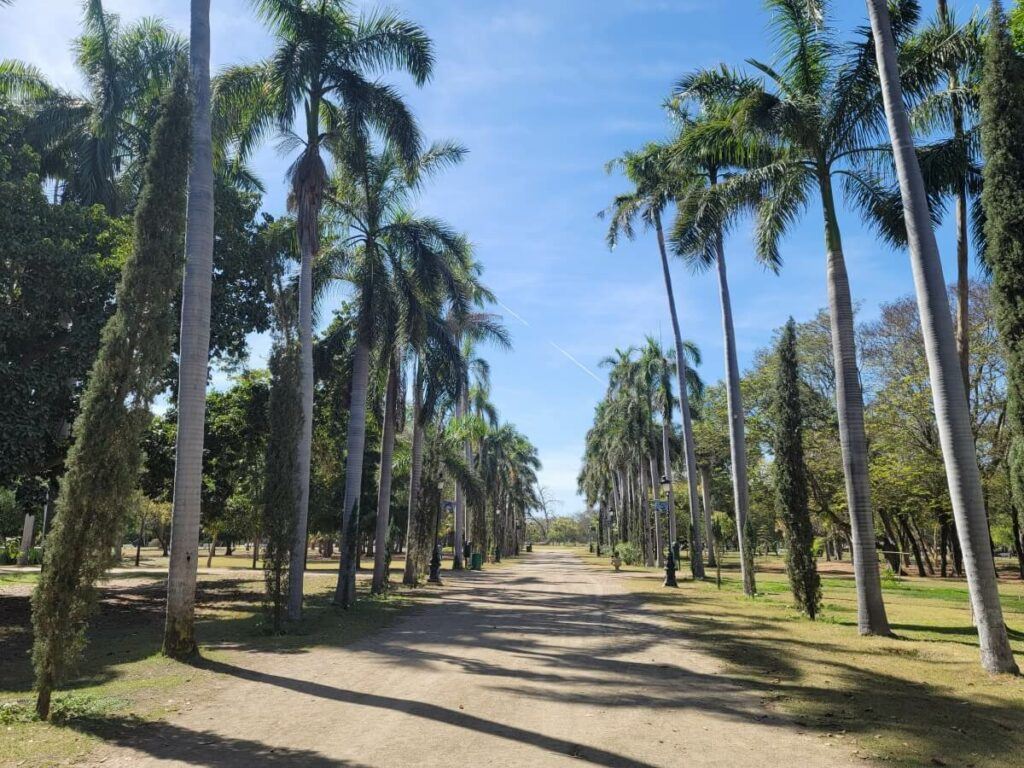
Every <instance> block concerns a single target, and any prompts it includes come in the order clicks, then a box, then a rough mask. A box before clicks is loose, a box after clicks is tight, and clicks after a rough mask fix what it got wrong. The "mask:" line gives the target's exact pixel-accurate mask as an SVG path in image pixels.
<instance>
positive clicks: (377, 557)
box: [371, 356, 399, 595]
mask: <svg viewBox="0 0 1024 768" xmlns="http://www.w3.org/2000/svg"><path fill="white" fill-rule="evenodd" d="M398 396H399V395H398V362H397V360H396V359H395V358H394V356H392V359H391V363H390V365H389V366H388V384H387V389H386V390H385V392H384V424H383V429H382V434H381V438H380V481H379V482H378V483H377V529H376V531H375V536H374V544H373V585H372V587H371V591H372V592H373V594H375V595H379V594H381V593H382V592H384V591H385V590H386V589H387V586H388V573H387V565H388V557H387V548H388V530H389V529H390V526H391V470H392V460H393V457H394V452H395V415H396V413H397V410H398Z"/></svg>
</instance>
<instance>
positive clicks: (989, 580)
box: [867, 0, 1018, 673]
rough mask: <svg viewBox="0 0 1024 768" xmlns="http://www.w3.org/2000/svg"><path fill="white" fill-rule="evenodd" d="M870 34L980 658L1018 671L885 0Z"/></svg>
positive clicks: (871, 7) (988, 665) (873, 2)
mask: <svg viewBox="0 0 1024 768" xmlns="http://www.w3.org/2000/svg"><path fill="white" fill-rule="evenodd" d="M867 6H868V16H869V17H870V19H871V29H872V33H873V35H874V44H875V56H876V58H877V62H878V77H879V80H880V82H881V87H882V96H883V99H884V103H885V114H886V118H887V121H888V126H889V136H890V139H891V141H892V149H893V156H894V160H895V163H896V173H897V176H898V178H899V182H900V193H901V197H902V199H903V210H904V217H905V219H906V227H907V240H908V242H909V245H910V248H909V250H910V264H911V267H912V268H913V273H914V288H915V290H916V293H917V306H918V311H919V312H920V315H921V331H922V333H923V335H924V345H925V353H926V356H927V358H928V371H929V378H930V381H931V390H932V402H933V403H934V406H935V417H936V423H937V426H938V429H939V439H940V442H941V444H942V456H943V460H944V462H945V466H946V478H947V480H948V483H949V494H950V500H951V502H952V506H953V516H954V517H955V519H956V522H957V526H956V527H957V534H958V536H959V538H960V547H961V549H962V551H963V558H964V570H965V571H966V572H967V583H968V586H969V587H970V593H971V605H972V607H973V608H974V616H975V620H976V623H977V627H978V639H979V641H980V646H981V661H982V666H984V667H985V669H986V670H988V671H990V672H1012V673H1017V672H1018V669H1017V664H1016V662H1015V661H1014V660H1013V652H1012V650H1011V649H1010V641H1009V638H1008V637H1007V633H1006V624H1005V623H1004V621H1003V611H1002V606H1001V605H1000V603H999V590H998V587H997V586H996V571H995V564H994V562H993V559H992V549H991V543H990V539H989V530H988V516H987V515H986V513H985V500H984V498H983V496H982V489H981V475H980V473H979V471H978V458H977V452H976V449H975V445H974V437H973V434H972V432H971V418H970V412H969V409H968V405H967V393H966V390H965V389H964V387H963V386H962V383H963V382H962V379H961V377H960V369H959V357H958V355H957V346H956V337H955V335H954V333H953V322H952V320H951V318H950V311H949V299H948V297H947V293H946V281H945V277H944V276H943V274H942V262H941V261H940V259H939V249H938V245H937V244H936V242H935V233H934V231H933V230H932V222H931V214H930V211H929V208H928V196H927V193H926V191H925V185H924V178H923V177H922V175H921V169H920V166H919V165H918V159H917V155H916V154H915V151H914V138H913V134H912V133H911V129H910V120H909V118H908V117H907V112H906V107H905V105H904V102H903V89H902V86H901V83H900V70H899V63H898V61H897V57H896V41H895V39H894V37H893V30H892V26H891V23H890V20H889V9H888V6H887V4H886V3H885V2H884V0H867Z"/></svg>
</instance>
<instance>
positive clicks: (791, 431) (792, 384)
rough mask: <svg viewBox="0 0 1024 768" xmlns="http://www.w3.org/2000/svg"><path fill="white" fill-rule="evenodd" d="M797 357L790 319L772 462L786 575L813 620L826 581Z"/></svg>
mask: <svg viewBox="0 0 1024 768" xmlns="http://www.w3.org/2000/svg"><path fill="white" fill-rule="evenodd" d="M798 365H799V363H798V361H797V353H796V324H795V323H794V322H793V319H792V318H790V320H789V322H788V323H786V325H785V327H784V328H783V330H782V337H781V338H780V339H779V344H778V372H777V374H776V383H775V404H774V405H775V414H774V416H775V418H774V420H775V439H774V440H773V441H772V454H773V456H774V461H773V463H772V468H773V475H774V480H775V493H776V502H775V506H776V510H777V514H778V516H779V520H780V521H781V523H782V527H783V530H784V531H785V536H786V573H787V574H788V576H789V586H790V588H791V589H792V591H793V599H794V600H795V601H796V605H797V607H798V608H799V609H800V610H801V611H803V612H804V613H806V614H807V615H808V616H809V617H810V618H812V619H813V618H814V617H815V615H816V614H817V613H818V609H819V607H820V604H821V581H820V579H819V578H818V568H817V565H816V564H815V561H814V552H813V550H812V545H813V538H814V532H813V530H812V529H811V516H810V511H809V509H808V507H807V473H806V468H805V466H804V446H803V430H804V425H803V416H802V414H801V412H800V373H799V370H798Z"/></svg>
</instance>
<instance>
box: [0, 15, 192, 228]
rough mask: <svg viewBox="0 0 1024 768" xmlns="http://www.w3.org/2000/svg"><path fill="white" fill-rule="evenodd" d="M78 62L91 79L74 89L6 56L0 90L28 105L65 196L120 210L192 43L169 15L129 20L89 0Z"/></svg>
mask: <svg viewBox="0 0 1024 768" xmlns="http://www.w3.org/2000/svg"><path fill="white" fill-rule="evenodd" d="M83 7H84V15H83V19H82V26H83V30H82V34H81V35H80V36H79V37H78V38H76V40H75V42H74V53H75V65H76V67H77V69H78V70H79V72H80V73H81V74H82V76H83V78H84V79H85V81H86V83H87V84H88V86H87V88H88V90H87V92H86V93H85V94H84V95H82V94H76V93H72V92H70V91H66V90H63V89H61V88H58V87H56V86H54V85H53V84H51V83H50V82H49V81H48V80H47V79H46V77H45V76H44V75H43V73H42V72H41V71H40V70H38V69H37V68H35V67H33V66H31V65H27V64H24V63H22V62H18V61H14V60H5V61H0V95H3V96H7V97H8V98H12V99H14V100H16V101H17V102H19V103H21V104H22V105H24V106H26V107H27V108H28V110H29V113H30V115H31V117H30V121H29V125H28V130H27V138H28V140H29V142H30V143H31V144H32V145H33V147H34V148H35V149H36V151H37V152H39V154H40V160H41V165H42V171H43V174H44V175H45V176H47V177H48V178H49V179H50V180H52V181H53V182H54V184H55V196H56V197H57V199H59V200H61V201H75V202H78V203H81V204H83V205H93V204H99V205H103V206H104V207H105V208H106V209H107V210H108V211H109V212H111V213H113V214H117V215H120V214H122V213H124V212H125V211H126V210H128V209H130V208H131V207H132V206H133V205H134V201H135V200H136V199H137V198H138V195H139V191H140V187H141V183H142V169H143V164H144V163H145V159H146V156H147V154H148V150H149V142H150V136H151V134H152V132H153V127H154V125H155V124H156V119H157V114H158V112H157V107H158V105H159V102H160V97H161V95H162V94H163V93H165V92H166V90H167V88H168V86H169V85H170V83H171V80H172V77H173V75H174V70H175V68H176V67H177V66H178V65H179V64H182V63H183V62H184V59H185V54H186V48H187V44H186V41H185V40H184V38H182V37H181V36H179V35H177V34H175V33H174V32H172V31H171V30H170V28H169V27H167V26H166V25H165V24H164V23H163V22H161V21H159V20H157V19H154V18H148V17H147V18H143V19H140V20H138V21H136V22H134V23H133V24H130V25H127V26H125V25H122V24H121V21H120V18H119V17H118V16H117V15H116V14H112V13H107V12H106V11H105V10H104V8H103V3H102V0H85V2H83Z"/></svg>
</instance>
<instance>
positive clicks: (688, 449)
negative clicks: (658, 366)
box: [654, 215, 704, 579]
mask: <svg viewBox="0 0 1024 768" xmlns="http://www.w3.org/2000/svg"><path fill="white" fill-rule="evenodd" d="M654 223H655V229H656V231H657V234H658V250H659V252H660V253H661V271H662V274H663V276H664V278H665V293H666V295H667V296H668V308H669V314H670V315H671V316H672V334H673V336H674V337H675V342H676V374H677V376H678V378H679V410H680V412H681V413H682V421H683V455H684V458H685V460H686V485H687V490H688V491H689V496H690V551H691V553H692V554H691V557H690V568H691V570H692V572H693V578H695V579H703V578H704V561H703V560H702V559H701V549H702V546H701V536H700V521H699V518H698V515H699V514H700V513H699V511H698V507H697V482H696V477H697V458H696V456H697V454H696V451H695V449H694V445H693V423H692V421H691V419H690V397H689V393H688V392H687V390H686V356H685V355H684V354H683V336H682V334H681V333H680V331H679V316H678V315H677V313H676V299H675V294H674V293H673V292H672V275H671V274H670V272H669V269H668V252H667V251H666V250H665V232H664V231H663V230H662V227H661V217H660V216H658V215H656V216H655V222H654Z"/></svg>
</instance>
